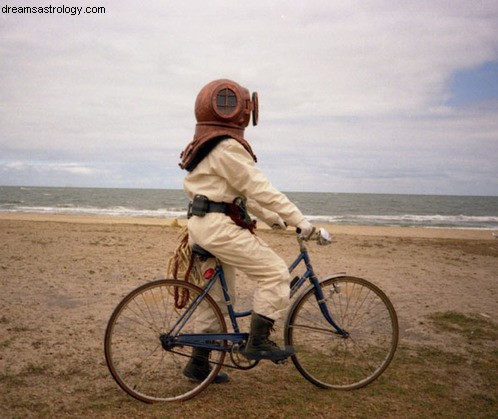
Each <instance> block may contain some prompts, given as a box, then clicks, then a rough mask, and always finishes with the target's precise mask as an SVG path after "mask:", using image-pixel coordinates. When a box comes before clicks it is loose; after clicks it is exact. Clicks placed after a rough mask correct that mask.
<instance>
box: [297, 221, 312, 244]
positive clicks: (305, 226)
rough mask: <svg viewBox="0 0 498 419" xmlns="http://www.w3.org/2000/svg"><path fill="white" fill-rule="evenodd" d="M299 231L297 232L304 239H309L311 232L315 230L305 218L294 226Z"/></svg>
mask: <svg viewBox="0 0 498 419" xmlns="http://www.w3.org/2000/svg"><path fill="white" fill-rule="evenodd" d="M296 227H297V228H298V229H299V230H301V232H300V233H299V234H300V235H301V237H302V238H303V239H305V240H309V239H310V237H311V235H312V234H313V232H314V231H315V227H313V225H312V224H311V223H310V222H309V221H308V220H306V219H304V220H303V221H301V222H300V223H299V224H298V225H297V226H296Z"/></svg>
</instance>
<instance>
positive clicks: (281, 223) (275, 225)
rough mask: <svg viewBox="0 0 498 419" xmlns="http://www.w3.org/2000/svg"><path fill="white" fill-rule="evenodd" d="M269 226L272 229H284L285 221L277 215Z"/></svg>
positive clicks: (285, 226) (285, 227)
mask: <svg viewBox="0 0 498 419" xmlns="http://www.w3.org/2000/svg"><path fill="white" fill-rule="evenodd" d="M271 228H272V229H273V230H286V229H287V223H286V222H285V221H284V220H282V219H281V218H280V217H278V218H277V219H276V220H275V221H274V222H273V224H272V226H271Z"/></svg>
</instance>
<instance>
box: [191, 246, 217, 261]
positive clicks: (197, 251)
mask: <svg viewBox="0 0 498 419" xmlns="http://www.w3.org/2000/svg"><path fill="white" fill-rule="evenodd" d="M192 252H193V253H195V254H196V255H199V256H200V257H201V258H206V259H209V258H214V257H216V256H214V255H213V254H211V253H209V252H208V251H207V250H206V249H203V248H202V247H201V246H199V245H198V244H194V245H193V246H192Z"/></svg>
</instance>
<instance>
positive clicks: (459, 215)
mask: <svg viewBox="0 0 498 419" xmlns="http://www.w3.org/2000/svg"><path fill="white" fill-rule="evenodd" d="M286 195H287V196H288V197H289V199H291V200H292V201H293V202H294V203H295V204H296V205H297V206H298V207H299V208H300V209H301V211H302V212H303V214H304V215H305V216H306V217H307V218H308V219H309V220H310V221H311V222H312V223H327V224H342V225H363V226H406V227H435V228H437V227H445V228H470V229H488V230H496V229H498V197H496V196H447V195H390V194H355V193H311V192H309V193H307V192H287V193H286ZM187 204H188V200H187V198H186V196H185V194H184V192H183V191H181V190H168V189H108V188H48V187H47V188H45V187H13V186H0V212H18V213H40V214H73V215H89V216H92V215H93V216H110V217H114V216H119V217H153V218H185V217H186V211H187Z"/></svg>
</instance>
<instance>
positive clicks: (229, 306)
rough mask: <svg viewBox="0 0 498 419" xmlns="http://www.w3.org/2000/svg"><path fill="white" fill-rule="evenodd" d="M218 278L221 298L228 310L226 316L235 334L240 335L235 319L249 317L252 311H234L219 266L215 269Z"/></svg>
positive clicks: (221, 269) (223, 275) (223, 274)
mask: <svg viewBox="0 0 498 419" xmlns="http://www.w3.org/2000/svg"><path fill="white" fill-rule="evenodd" d="M215 275H216V276H217V277H218V280H219V281H220V285H221V289H222V291H223V297H224V299H225V303H226V305H227V310H228V316H229V317H230V322H231V323H232V327H233V330H234V332H235V333H240V330H239V324H238V322H237V318H239V317H246V316H249V315H250V314H251V313H252V311H251V310H248V311H235V308H234V307H233V304H232V301H231V298H230V294H229V292H228V284H227V281H226V279H225V273H224V272H223V268H222V267H221V265H218V266H217V267H216V274H215Z"/></svg>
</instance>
